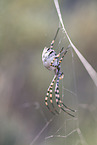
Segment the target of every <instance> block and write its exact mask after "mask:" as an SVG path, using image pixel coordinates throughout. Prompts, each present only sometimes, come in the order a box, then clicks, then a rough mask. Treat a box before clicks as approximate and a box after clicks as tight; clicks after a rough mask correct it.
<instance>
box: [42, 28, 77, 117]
mask: <svg viewBox="0 0 97 145" xmlns="http://www.w3.org/2000/svg"><path fill="white" fill-rule="evenodd" d="M59 29H60V28H58V29H57V32H56V34H55V37H54V39H53V40H52V42H51V45H50V47H45V48H44V50H43V52H42V62H43V65H44V66H45V67H46V68H47V69H49V70H50V71H51V70H54V72H55V75H54V77H53V79H52V81H51V84H50V86H49V87H48V90H47V94H46V97H45V105H46V106H47V108H48V109H49V111H50V112H51V113H52V114H53V115H55V114H59V112H58V111H57V109H56V108H55V107H54V104H53V100H52V97H53V96H52V89H53V86H54V83H55V81H56V85H55V98H56V103H57V105H58V107H59V108H60V109H61V110H63V111H64V112H65V113H67V114H68V115H70V116H72V117H74V115H72V114H71V113H69V112H68V111H71V112H75V110H73V109H71V108H69V107H67V106H66V105H65V104H64V103H63V101H62V100H61V99H60V95H59V80H61V79H63V78H64V73H63V72H61V71H60V65H61V62H62V60H63V58H64V56H65V54H66V53H67V51H68V48H69V47H68V48H67V49H66V50H64V47H62V48H61V50H60V52H59V53H58V54H56V52H55V51H54V49H53V45H54V42H55V39H56V37H57V34H58V32H59ZM60 55H62V56H61V58H60V59H59V57H60ZM48 99H50V103H51V104H52V107H53V111H52V110H51V108H50V107H49V104H48Z"/></svg>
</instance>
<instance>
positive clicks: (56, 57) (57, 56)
mask: <svg viewBox="0 0 97 145" xmlns="http://www.w3.org/2000/svg"><path fill="white" fill-rule="evenodd" d="M63 49H64V47H62V48H61V50H60V52H59V53H58V54H57V55H56V56H55V57H54V59H53V61H52V62H51V64H50V66H53V67H57V66H55V65H53V63H54V61H55V60H56V59H58V58H59V57H60V55H61V53H62V51H63Z"/></svg>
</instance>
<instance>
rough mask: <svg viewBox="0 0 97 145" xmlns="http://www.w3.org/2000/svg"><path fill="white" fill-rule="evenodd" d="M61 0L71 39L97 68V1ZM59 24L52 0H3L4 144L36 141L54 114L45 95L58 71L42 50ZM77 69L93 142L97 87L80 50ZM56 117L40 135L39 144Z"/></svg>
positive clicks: (82, 118)
mask: <svg viewBox="0 0 97 145" xmlns="http://www.w3.org/2000/svg"><path fill="white" fill-rule="evenodd" d="M59 4H60V8H61V11H62V16H63V20H64V23H65V26H66V30H67V32H68V34H69V35H70V38H71V40H72V41H73V43H74V44H75V46H77V48H79V51H80V52H81V53H82V54H83V55H84V57H85V58H86V59H87V60H88V61H89V63H90V64H91V65H92V66H93V67H94V69H95V70H96V71H97V1H96V0H92V1H91V0H73V1H72V0H64V1H63V0H59ZM58 25H59V20H58V17H57V13H56V10H55V7H54V3H53V1H52V0H49V1H48V0H0V145H30V143H31V141H32V140H33V139H34V138H35V137H36V136H37V134H38V133H39V131H40V130H41V129H42V128H43V126H44V125H45V118H47V119H50V118H51V117H52V115H51V114H50V113H49V111H48V110H47V109H46V107H45V104H44V97H45V94H46V90H47V87H48V85H49V84H50V81H51V79H52V75H53V73H50V72H49V71H48V70H46V69H45V68H44V67H43V65H42V61H41V54H42V50H43V48H44V47H45V46H49V45H50V43H51V40H52V39H53V37H54V35H55V32H56V30H57V28H58ZM59 40H60V39H59ZM57 44H58V43H57ZM63 63H64V62H63ZM65 64H66V65H67V66H68V62H65ZM63 70H64V68H63ZM75 70H76V80H77V82H76V83H77V92H78V102H79V125H80V129H81V131H82V132H83V135H84V138H85V139H86V141H87V143H88V145H93V144H95V145H96V144H97V88H96V87H95V85H94V84H93V82H92V80H91V78H90V76H89V75H88V74H87V72H86V70H85V69H84V67H83V66H82V64H81V63H80V62H79V60H78V58H77V57H76V55H75ZM67 73H68V72H67ZM66 75H67V74H65V77H66ZM67 78H68V77H67ZM64 80H65V79H64ZM65 83H68V79H66V82H65V81H64V84H65ZM68 85H69V84H68ZM69 101H70V100H69ZM43 112H44V114H45V116H46V117H43V116H42V115H41V114H42V113H43ZM56 120H57V118H56ZM56 122H57V121H55V122H54V123H52V124H51V126H49V127H48V128H47V130H46V131H45V133H43V134H42V135H41V136H40V137H39V138H38V140H37V143H36V144H37V145H38V144H41V143H42V142H43V140H44V138H45V136H48V132H50V130H51V128H52V130H53V129H54V128H55V127H56V126H57V124H56ZM60 122H61V121H60ZM62 143H63V142H62ZM62 143H61V140H60V144H62ZM42 144H43V143H42ZM48 144H49V145H50V144H53V145H54V143H52V142H51V143H48ZM55 144H56V142H55Z"/></svg>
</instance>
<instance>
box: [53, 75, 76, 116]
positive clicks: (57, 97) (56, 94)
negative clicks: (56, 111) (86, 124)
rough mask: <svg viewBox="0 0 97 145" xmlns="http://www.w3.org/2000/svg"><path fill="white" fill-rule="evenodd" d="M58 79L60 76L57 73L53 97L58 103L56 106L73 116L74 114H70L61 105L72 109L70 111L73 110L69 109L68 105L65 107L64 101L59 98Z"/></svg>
mask: <svg viewBox="0 0 97 145" xmlns="http://www.w3.org/2000/svg"><path fill="white" fill-rule="evenodd" d="M59 79H60V76H59V75H58V78H57V82H56V86H55V97H56V103H57V105H58V107H59V108H60V109H61V110H63V111H64V112H65V113H67V114H68V115H70V116H72V117H74V115H72V114H70V113H69V112H67V111H66V110H65V109H64V108H63V106H64V107H65V108H67V109H68V110H70V111H72V112H75V111H74V110H72V109H70V108H69V107H67V106H66V105H64V103H63V102H62V101H61V99H60V96H59Z"/></svg>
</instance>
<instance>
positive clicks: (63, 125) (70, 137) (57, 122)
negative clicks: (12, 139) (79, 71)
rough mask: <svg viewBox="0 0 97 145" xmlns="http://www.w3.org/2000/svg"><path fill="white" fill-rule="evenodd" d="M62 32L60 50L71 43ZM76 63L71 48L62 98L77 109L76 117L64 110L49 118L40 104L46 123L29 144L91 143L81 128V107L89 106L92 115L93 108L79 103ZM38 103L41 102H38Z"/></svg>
mask: <svg viewBox="0 0 97 145" xmlns="http://www.w3.org/2000/svg"><path fill="white" fill-rule="evenodd" d="M60 33H61V34H60V35H61V37H59V38H60V39H58V44H56V47H55V48H56V51H58V52H59V51H60V48H61V47H63V46H66V45H67V47H68V46H69V43H67V40H66V38H64V35H63V33H62V31H61V32H60ZM64 40H65V43H64ZM75 64H76V62H75V56H74V52H73V50H72V48H70V50H69V52H68V54H66V57H64V60H63V62H62V66H61V68H62V71H63V72H64V75H65V77H64V79H63V80H62V81H61V83H60V92H61V93H60V96H62V97H61V99H62V100H63V102H64V104H66V105H68V106H69V107H70V108H72V109H75V110H76V113H75V117H74V118H72V117H70V116H68V115H67V114H66V113H64V112H62V113H60V114H59V115H56V116H53V117H52V115H51V116H50V117H49V118H48V117H47V116H46V114H45V112H44V111H43V109H42V108H41V107H40V106H38V110H39V112H40V114H41V117H42V119H43V122H44V125H43V126H42V128H41V129H40V130H39V131H38V133H37V134H36V136H35V137H34V138H33V140H32V142H31V143H30V144H29V145H34V144H35V145H38V144H39V145H59V144H60V145H63V144H64V145H89V142H88V141H87V138H86V136H85V135H84V133H83V132H82V131H81V129H80V118H79V107H80V108H82V109H85V108H86V109H87V108H88V109H89V110H90V112H92V115H93V108H92V107H89V106H88V105H86V104H79V103H78V98H79V92H78V91H77V81H76V68H75ZM95 82H96V81H95ZM71 83H72V84H71ZM95 84H96V83H95ZM37 105H39V104H38V103H37ZM93 107H94V106H93ZM91 108H92V109H91ZM94 108H95V107H94ZM94 110H95V109H94ZM60 112H61V111H60ZM93 116H94V115H93ZM94 118H95V117H94ZM94 118H93V119H94ZM95 120H96V118H95Z"/></svg>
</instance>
